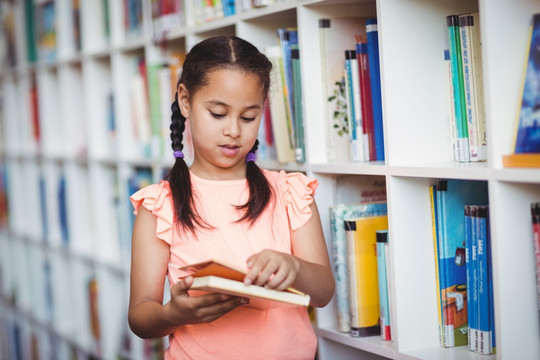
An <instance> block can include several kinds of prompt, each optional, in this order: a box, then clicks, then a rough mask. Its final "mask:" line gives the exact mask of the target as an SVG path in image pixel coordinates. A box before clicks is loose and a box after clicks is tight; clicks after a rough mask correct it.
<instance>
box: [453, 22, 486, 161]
mask: <svg viewBox="0 0 540 360" xmlns="http://www.w3.org/2000/svg"><path fill="white" fill-rule="evenodd" d="M458 19H459V20H458V21H459V33H460V36H461V38H460V44H461V60H462V66H463V82H464V84H463V89H464V91H465V110H466V115H467V129H468V135H469V136H468V137H469V158H470V161H473V162H477V161H486V160H487V135H486V119H485V111H484V91H483V74H482V54H481V53H482V51H481V50H482V49H481V42H480V20H479V15H478V13H467V14H461V15H459V16H458Z"/></svg>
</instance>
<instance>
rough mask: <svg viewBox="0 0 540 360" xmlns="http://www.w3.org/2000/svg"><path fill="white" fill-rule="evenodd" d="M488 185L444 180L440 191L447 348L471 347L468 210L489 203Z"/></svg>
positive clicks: (440, 249)
mask: <svg viewBox="0 0 540 360" xmlns="http://www.w3.org/2000/svg"><path fill="white" fill-rule="evenodd" d="M487 201H488V199H487V184H486V183H485V182H479V181H462V180H441V181H439V182H438V184H437V189H436V206H437V209H436V215H437V219H435V220H436V229H437V255H438V257H437V266H438V270H439V284H438V285H439V288H438V291H439V292H440V294H439V295H440V301H441V320H442V321H441V322H442V329H441V335H442V340H443V341H442V343H441V346H443V347H454V346H461V345H467V343H468V329H467V321H468V319H467V316H468V315H467V270H466V250H465V246H466V245H465V221H464V216H463V214H464V207H465V205H468V204H484V203H487Z"/></svg>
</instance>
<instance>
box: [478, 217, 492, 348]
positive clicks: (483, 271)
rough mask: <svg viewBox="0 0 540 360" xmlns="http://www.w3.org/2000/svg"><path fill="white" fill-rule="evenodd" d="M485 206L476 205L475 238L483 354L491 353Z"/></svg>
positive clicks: (480, 343)
mask: <svg viewBox="0 0 540 360" xmlns="http://www.w3.org/2000/svg"><path fill="white" fill-rule="evenodd" d="M486 225H487V208H486V207H485V206H478V218H477V229H478V233H477V238H478V272H479V273H478V311H479V313H478V315H479V316H478V320H479V323H478V330H479V331H478V332H479V348H478V350H477V351H478V352H479V353H481V354H484V355H489V354H491V331H490V324H489V323H490V321H489V318H490V313H489V308H490V302H491V301H490V295H489V288H490V285H489V275H488V273H489V266H488V256H487V255H488V251H487V250H488V249H487V248H488V244H487V240H488V239H487V227H486Z"/></svg>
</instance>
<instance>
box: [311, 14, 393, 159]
mask: <svg viewBox="0 0 540 360" xmlns="http://www.w3.org/2000/svg"><path fill="white" fill-rule="evenodd" d="M319 42H320V46H321V67H322V70H323V79H322V80H323V81H322V83H323V86H324V91H325V93H324V94H325V97H326V99H325V100H327V101H325V102H324V104H325V109H326V111H325V112H326V115H325V116H326V119H325V121H326V123H327V125H328V135H327V139H328V143H327V149H328V160H329V161H349V160H352V161H383V160H384V137H383V125H382V120H383V119H382V102H381V84H380V64H379V45H378V30H377V20H376V19H375V18H360V17H342V18H325V19H320V20H319Z"/></svg>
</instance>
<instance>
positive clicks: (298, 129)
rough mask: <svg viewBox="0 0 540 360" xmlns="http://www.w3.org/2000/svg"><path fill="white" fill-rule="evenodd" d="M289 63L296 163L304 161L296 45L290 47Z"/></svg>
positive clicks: (300, 87) (300, 75)
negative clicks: (291, 80) (291, 79)
mask: <svg viewBox="0 0 540 360" xmlns="http://www.w3.org/2000/svg"><path fill="white" fill-rule="evenodd" d="M291 59H292V60H291V63H292V73H293V93H294V96H293V99H294V143H295V145H296V151H295V155H296V162H298V163H301V164H302V163H304V162H305V161H306V149H305V141H304V115H303V100H302V74H301V69H300V51H299V50H298V45H292V46H291Z"/></svg>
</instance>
